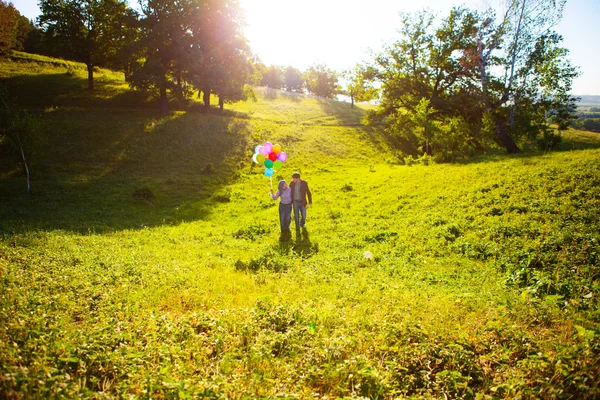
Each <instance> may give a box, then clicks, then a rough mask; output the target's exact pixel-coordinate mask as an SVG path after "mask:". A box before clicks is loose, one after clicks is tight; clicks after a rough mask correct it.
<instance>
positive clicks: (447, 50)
mask: <svg viewBox="0 0 600 400" xmlns="http://www.w3.org/2000/svg"><path fill="white" fill-rule="evenodd" d="M401 20H402V28H401V29H400V34H401V38H400V40H398V41H396V42H394V43H393V44H391V45H389V46H387V48H386V49H385V50H384V51H383V52H382V53H381V54H379V55H378V56H377V57H376V59H375V62H374V65H373V66H372V68H371V70H370V72H369V74H367V75H366V77H372V78H374V79H375V80H376V81H378V82H379V83H380V84H381V105H380V108H379V110H378V112H377V117H378V118H380V119H383V120H384V121H385V122H387V125H388V130H389V131H391V133H393V134H396V135H398V136H401V137H403V138H404V139H406V140H407V141H408V142H409V143H411V144H412V145H413V146H414V147H415V149H413V150H414V151H415V152H416V151H417V149H420V150H418V151H421V152H425V153H427V154H429V155H432V154H433V153H434V151H439V152H441V153H442V154H444V153H445V152H447V151H448V149H445V148H444V147H443V146H442V145H441V144H442V143H450V142H445V141H443V140H440V141H438V145H437V146H432V143H431V142H430V141H428V140H427V136H426V135H419V134H415V129H420V128H419V123H417V122H416V121H417V119H418V118H417V119H416V118H415V117H416V114H418V113H423V112H425V111H427V113H426V114H427V120H428V121H429V122H428V124H434V123H437V124H438V125H440V126H443V125H445V124H447V123H448V122H449V120H452V119H456V118H459V120H460V121H461V122H460V123H456V124H454V126H455V127H456V129H458V128H460V129H466V131H465V132H461V133H460V134H459V133H456V134H455V135H454V136H455V137H457V136H458V137H465V136H466V137H469V138H470V139H469V143H471V145H472V146H475V147H477V146H479V143H478V142H479V136H480V134H479V131H480V128H481V123H480V122H481V111H480V107H479V105H478V102H477V101H476V100H474V98H473V93H476V88H475V85H474V84H473V83H472V82H471V81H472V75H473V73H472V71H471V70H470V69H468V68H464V67H463V66H462V65H461V62H460V61H461V60H460V58H461V52H462V49H464V48H465V47H466V46H467V45H468V44H469V43H470V34H471V32H472V29H473V26H474V24H475V23H476V22H477V21H478V18H477V15H476V14H474V13H472V12H470V11H469V10H466V9H464V8H456V9H453V10H452V12H451V13H450V15H449V16H448V17H447V18H446V19H444V20H442V21H441V23H440V25H439V26H438V27H435V26H434V20H435V18H434V16H433V15H432V14H431V13H429V12H427V11H422V12H419V13H416V14H402V15H401ZM424 100H425V101H427V103H426V104H427V106H426V107H425V106H424V105H423V104H425V103H423V101H424ZM457 121H458V120H457Z"/></svg>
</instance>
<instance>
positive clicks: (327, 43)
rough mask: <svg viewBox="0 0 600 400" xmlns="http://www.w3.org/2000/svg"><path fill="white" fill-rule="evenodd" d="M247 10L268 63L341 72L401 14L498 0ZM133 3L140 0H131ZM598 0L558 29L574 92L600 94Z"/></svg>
mask: <svg viewBox="0 0 600 400" xmlns="http://www.w3.org/2000/svg"><path fill="white" fill-rule="evenodd" d="M10 1H11V2H12V3H13V4H14V6H15V7H16V8H17V9H18V10H19V11H20V12H21V14H23V15H25V16H26V17H28V18H31V19H35V18H36V17H37V16H38V14H39V9H38V7H37V2H38V1H37V0H10ZM239 1H240V3H241V5H242V7H243V8H244V9H245V11H246V28H245V34H246V38H247V39H248V40H249V42H250V47H251V48H252V50H253V52H254V53H255V54H257V55H258V56H259V57H260V59H261V60H262V61H263V62H264V63H265V64H267V65H273V64H274V65H282V66H288V65H292V66H294V67H296V68H298V69H300V70H304V69H306V68H307V67H308V66H310V65H313V64H325V65H327V66H328V67H329V68H331V69H334V70H337V71H341V70H344V69H348V68H351V67H353V66H354V65H355V64H356V63H359V62H361V61H366V60H369V59H370V56H369V55H370V54H371V53H372V52H377V51H378V50H380V49H381V47H382V45H383V44H385V43H390V42H392V41H393V40H394V39H396V38H398V34H397V30H398V28H399V23H400V17H399V15H398V14H399V12H414V11H417V10H420V9H423V8H429V9H430V10H431V11H433V12H435V13H437V14H438V15H440V16H446V15H447V14H448V12H449V11H450V9H451V7H452V5H454V4H465V5H467V6H468V7H471V8H478V9H484V8H486V6H487V5H490V4H494V1H496V0H462V1H460V0H457V1H453V0H412V1H408V0H368V1H365V0H239ZM130 3H131V4H136V3H137V1H132V0H130ZM598 21H600V1H597V0H567V5H566V7H565V12H564V16H563V20H562V21H561V22H560V23H559V25H558V26H557V27H556V28H555V29H556V31H557V32H558V33H559V34H561V35H562V36H563V38H564V42H563V45H564V47H566V48H568V49H569V50H570V55H569V58H570V59H571V62H572V64H573V65H576V66H578V67H579V68H580V72H581V76H580V77H578V78H576V79H575V81H574V84H573V94H576V95H600V51H598V44H597V38H599V37H600V23H598Z"/></svg>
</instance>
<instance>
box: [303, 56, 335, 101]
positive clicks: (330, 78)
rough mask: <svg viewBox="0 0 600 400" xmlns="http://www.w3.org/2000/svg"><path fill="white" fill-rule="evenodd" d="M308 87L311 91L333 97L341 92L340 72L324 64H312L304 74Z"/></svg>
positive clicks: (317, 94) (325, 96) (321, 95)
mask: <svg viewBox="0 0 600 400" xmlns="http://www.w3.org/2000/svg"><path fill="white" fill-rule="evenodd" d="M303 78H304V81H305V83H306V89H307V90H308V92H309V93H311V94H313V95H315V96H319V97H324V98H326V99H333V98H335V96H336V95H337V94H338V93H340V89H341V88H340V86H339V85H338V74H337V73H336V72H335V71H333V70H331V69H329V68H327V67H326V66H325V65H323V64H318V65H313V66H310V67H309V68H308V69H307V70H306V71H305V72H304V74H303Z"/></svg>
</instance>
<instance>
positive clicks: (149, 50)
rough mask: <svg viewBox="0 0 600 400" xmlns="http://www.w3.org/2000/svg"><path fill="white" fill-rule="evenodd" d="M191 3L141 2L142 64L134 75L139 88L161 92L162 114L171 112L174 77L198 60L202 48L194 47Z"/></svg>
mask: <svg viewBox="0 0 600 400" xmlns="http://www.w3.org/2000/svg"><path fill="white" fill-rule="evenodd" d="M193 4H194V3H193V2H192V1H178V2H173V1H171V0H143V1H140V6H141V10H142V18H141V21H140V37H141V38H140V47H141V56H142V57H141V60H142V61H141V63H140V64H139V65H138V66H137V67H136V69H135V71H134V72H133V74H132V76H131V84H132V85H133V86H134V87H136V88H139V89H144V90H154V89H158V92H159V95H160V112H161V113H162V114H166V113H167V112H168V98H167V90H168V89H169V86H170V85H171V78H172V76H173V75H178V73H179V71H181V69H182V68H183V65H185V64H186V61H189V60H190V59H193V58H194V56H196V57H197V54H198V50H199V45H198V44H196V45H195V46H193V45H192V32H191V29H192V20H191V15H192V12H193V9H192V6H193ZM186 50H188V52H186Z"/></svg>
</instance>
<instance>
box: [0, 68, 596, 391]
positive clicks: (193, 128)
mask: <svg viewBox="0 0 600 400" xmlns="http://www.w3.org/2000/svg"><path fill="white" fill-rule="evenodd" d="M7 65H8V66H7ZM40 65H41V64H40ZM30 67H31V68H32V66H28V67H27V68H30ZM8 68H14V66H13V65H12V64H11V62H6V63H3V64H0V71H3V72H2V73H3V75H2V76H3V77H4V78H3V79H9V80H10V79H12V78H11V76H12V75H10V74H14V73H13V72H11V73H8V72H7V69H8ZM40 68H42V67H40ZM43 68H47V67H46V66H43ZM52 68H60V67H52ZM52 68H50V69H49V70H48V73H47V74H49V75H52V74H53V72H52V71H54V69H52ZM18 74H21V75H25V73H24V72H22V73H21V72H19V73H18ZM39 75H44V73H40V74H39ZM31 76H32V77H35V76H37V75H36V74H35V73H31ZM68 78H69V77H66V76H61V77H60V79H59V81H64V80H67V79H68ZM11 82H13V81H11ZM115 82H116V83H115V85H117V84H118V81H115ZM44 85H46V86H44V87H43V88H40V90H42V91H44V93H46V94H47V95H46V97H45V99H55V98H56V97H55V96H56V93H55V92H54V90H55V91H56V92H59V90H57V89H53V88H55V86H54V83H52V82H47V83H45V84H44ZM56 85H58V83H56ZM110 85H111V84H110V83H100V84H99V92H100V93H106V92H105V91H107V90H108V89H107V88H106V86H110ZM11 87H12V88H13V90H14V88H19V87H23V88H24V89H23V92H27V90H30V89H27V87H28V86H26V85H25V86H18V85H16V86H11ZM122 90H123V92H122V95H123V96H135V94H134V95H131V94H130V92H128V90H127V89H122ZM23 92H22V93H23ZM80 95H81V96H92V95H84V94H80ZM93 96H96V95H93ZM116 96H119V95H118V94H117V95H116ZM86 98H89V97H86ZM132 98H133V97H132ZM21 99H25V100H23V104H26V105H28V106H29V107H33V108H35V109H36V110H38V112H39V113H40V115H41V118H42V119H43V122H44V123H43V132H41V133H40V135H41V136H42V137H43V138H44V146H43V148H42V149H40V150H39V151H38V153H37V155H36V158H35V164H34V176H33V194H32V195H30V196H27V195H24V194H21V193H22V192H23V191H24V178H23V176H22V174H21V173H20V172H19V171H18V170H16V169H15V168H14V165H13V164H12V163H10V162H9V160H8V159H4V160H3V161H1V162H0V203H1V204H2V207H0V286H1V290H0V397H3V398H22V397H24V398H61V397H62V398H64V397H66V398H113V397H125V398H138V397H139V398H202V397H205V398H278V397H279V398H292V397H295V398H313V397H320V398H348V399H350V398H360V397H363V398H380V399H383V398H404V397H408V398H481V399H483V398H490V399H492V398H531V399H534V398H590V399H591V398H597V397H598V396H600V388H599V386H598V382H599V381H600V368H599V367H598V357H599V355H600V339H599V335H600V311H599V307H598V295H599V292H600V290H599V289H600V275H599V272H598V263H599V254H600V245H599V244H598V243H599V240H600V234H599V232H600V222H599V216H598V212H597V210H598V209H599V207H600V140H599V138H598V136H597V135H593V134H589V133H584V132H580V131H569V132H567V133H565V141H564V143H563V145H562V146H563V147H562V151H559V152H554V153H547V154H545V153H526V154H522V155H517V156H505V155H491V156H485V157H478V158H474V159H471V160H468V161H466V162H464V163H460V164H454V165H429V166H424V165H415V166H410V167H409V166H402V165H398V164H397V161H398V160H397V158H396V157H395V156H394V152H393V150H392V149H391V148H390V145H389V143H388V142H387V141H386V139H385V136H384V135H383V134H382V132H381V131H379V130H378V128H377V127H370V128H367V127H363V126H359V125H357V124H358V121H360V119H361V118H362V113H363V111H361V109H351V108H350V106H349V104H344V103H337V102H327V101H324V100H319V99H314V98H311V97H308V96H300V95H287V94H283V93H275V94H274V93H268V92H267V91H266V90H262V89H260V90H258V101H257V102H255V103H240V104H236V105H233V106H232V107H231V108H232V109H233V110H232V111H229V112H226V113H225V114H224V115H203V114H199V113H196V112H193V111H189V110H188V111H186V110H181V111H176V112H173V113H172V114H171V115H170V116H168V117H165V118H161V117H158V116H157V114H156V112H155V111H154V110H152V109H150V108H148V107H147V104H146V103H141V105H140V103H135V104H134V106H135V107H134V106H131V107H128V108H123V109H114V108H111V107H105V106H103V105H102V104H100V103H101V102H100V101H99V100H93V101H90V102H89V103H84V105H77V104H73V102H74V100H73V98H72V97H65V100H64V104H65V105H60V104H58V105H57V104H54V103H53V102H52V101H51V102H50V103H49V104H43V103H39V104H36V103H35V102H31V101H30V100H26V98H25V97H21ZM106 99H107V100H103V101H107V102H109V103H110V101H112V100H111V99H112V97H110V96H108V95H107V97H106ZM136 104H137V105H136ZM91 105H93V107H92V106H91ZM40 106H43V108H42V110H43V111H40V108H39V107H40ZM266 140H270V141H272V142H277V143H281V144H282V146H283V148H284V151H286V152H287V153H288V154H289V156H290V158H289V162H288V163H286V164H285V167H284V169H283V170H282V171H281V177H283V178H286V179H288V180H289V177H290V175H291V173H292V172H293V171H295V170H300V171H302V175H303V177H304V178H306V179H307V180H308V181H309V183H310V186H311V190H312V192H313V196H314V206H313V207H312V208H309V210H308V228H307V230H306V231H302V232H298V233H296V232H292V235H291V237H289V238H287V237H285V236H281V235H280V233H279V229H278V222H277V219H278V217H277V207H276V203H275V202H273V201H271V200H270V198H269V196H268V183H269V181H268V179H267V178H265V177H264V176H263V175H262V173H261V171H260V169H259V168H256V167H254V166H253V165H252V163H251V161H250V157H251V154H252V152H253V149H254V146H255V145H256V144H260V143H263V142H264V141H266ZM279 178H280V177H276V179H279ZM140 189H149V191H150V192H151V193H152V194H153V195H154V196H149V197H147V198H140V197H136V196H134V195H133V194H134V193H135V192H136V191H137V192H138V193H140V192H141V191H140ZM146 193H147V192H146ZM367 252H369V253H370V254H371V255H372V256H369V253H367Z"/></svg>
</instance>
